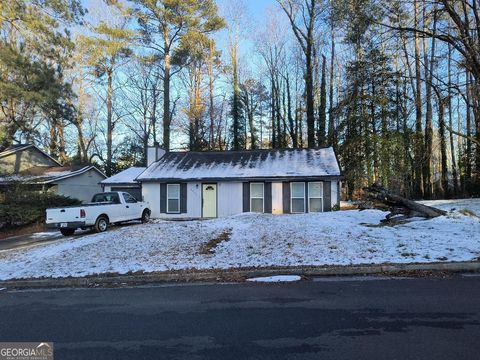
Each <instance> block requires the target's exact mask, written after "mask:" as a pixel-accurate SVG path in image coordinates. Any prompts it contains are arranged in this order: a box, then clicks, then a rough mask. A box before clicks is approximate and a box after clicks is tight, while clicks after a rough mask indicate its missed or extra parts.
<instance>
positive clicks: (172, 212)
mask: <svg viewBox="0 0 480 360" xmlns="http://www.w3.org/2000/svg"><path fill="white" fill-rule="evenodd" d="M172 186H176V187H178V197H170V196H169V192H170V191H168V189H169V188H170V187H172ZM168 200H178V211H170V209H169V206H168V205H169V201H168ZM167 214H180V184H167Z"/></svg>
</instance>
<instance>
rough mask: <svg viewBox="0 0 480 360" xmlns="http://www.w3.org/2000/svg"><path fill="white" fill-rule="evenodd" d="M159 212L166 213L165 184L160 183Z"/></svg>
mask: <svg viewBox="0 0 480 360" xmlns="http://www.w3.org/2000/svg"><path fill="white" fill-rule="evenodd" d="M160 213H161V214H166V213H167V184H165V183H162V184H160Z"/></svg>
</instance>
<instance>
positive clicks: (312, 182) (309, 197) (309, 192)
mask: <svg viewBox="0 0 480 360" xmlns="http://www.w3.org/2000/svg"><path fill="white" fill-rule="evenodd" d="M310 184H321V186H322V197H318V196H315V197H313V196H310V194H311V193H312V192H311V191H310ZM324 191H325V188H324V186H323V181H311V182H309V183H308V212H309V213H310V199H320V200H321V201H320V204H321V205H322V210H320V212H323V197H324V196H325V195H324V193H323V192H324ZM315 212H317V211H315Z"/></svg>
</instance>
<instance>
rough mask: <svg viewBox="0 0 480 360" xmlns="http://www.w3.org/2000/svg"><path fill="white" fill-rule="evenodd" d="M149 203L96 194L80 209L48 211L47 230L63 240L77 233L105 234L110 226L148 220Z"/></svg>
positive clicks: (118, 194) (121, 194)
mask: <svg viewBox="0 0 480 360" xmlns="http://www.w3.org/2000/svg"><path fill="white" fill-rule="evenodd" d="M150 213H151V212H150V209H149V206H148V203H146V202H140V201H137V200H136V199H135V198H134V197H133V196H132V195H130V194H129V193H126V192H104V193H99V194H95V195H94V196H93V198H92V202H91V203H88V204H82V205H80V206H67V207H64V208H55V209H47V214H46V221H45V222H46V226H47V228H54V229H59V230H60V232H61V233H62V234H63V235H64V236H70V235H73V233H74V232H75V230H76V229H79V228H80V229H87V228H94V229H95V231H97V232H103V231H106V230H107V228H108V226H109V224H113V223H120V222H124V221H130V220H142V222H144V223H145V222H148V221H149V220H150Z"/></svg>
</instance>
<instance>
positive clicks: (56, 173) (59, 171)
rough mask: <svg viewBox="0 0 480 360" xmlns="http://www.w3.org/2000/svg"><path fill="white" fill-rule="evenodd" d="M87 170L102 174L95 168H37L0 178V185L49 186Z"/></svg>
mask: <svg viewBox="0 0 480 360" xmlns="http://www.w3.org/2000/svg"><path fill="white" fill-rule="evenodd" d="M89 170H95V171H97V172H98V173H99V174H101V175H103V173H102V172H101V171H100V170H98V169H97V168H96V167H95V166H84V167H81V168H78V167H63V166H58V167H44V168H39V167H37V168H34V169H33V170H31V171H30V170H29V172H27V173H23V174H13V175H5V176H0V183H11V182H23V183H28V184H49V183H54V182H56V181H59V180H63V179H66V178H69V177H72V176H76V175H81V174H83V173H85V172H87V171H89ZM103 176H105V175H103Z"/></svg>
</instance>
